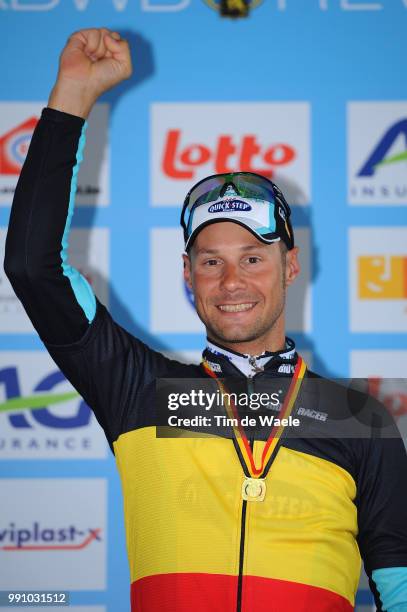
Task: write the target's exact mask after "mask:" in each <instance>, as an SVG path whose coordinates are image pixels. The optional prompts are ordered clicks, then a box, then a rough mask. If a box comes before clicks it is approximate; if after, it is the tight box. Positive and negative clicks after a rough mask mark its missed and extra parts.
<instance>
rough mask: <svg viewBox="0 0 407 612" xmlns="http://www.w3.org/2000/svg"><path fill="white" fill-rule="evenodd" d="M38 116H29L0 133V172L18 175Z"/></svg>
mask: <svg viewBox="0 0 407 612" xmlns="http://www.w3.org/2000/svg"><path fill="white" fill-rule="evenodd" d="M37 122H38V117H30V118H29V119H27V120H26V121H23V122H22V123H20V124H19V125H17V126H15V127H14V128H12V129H11V130H9V131H8V132H6V133H5V134H2V135H0V174H1V175H3V176H4V175H17V176H18V175H19V174H20V172H21V168H22V165H23V163H24V160H25V157H26V155H27V151H28V147H29V146H30V141H31V137H32V133H33V131H34V128H35V126H36V125H37Z"/></svg>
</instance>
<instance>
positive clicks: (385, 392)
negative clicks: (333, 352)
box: [350, 350, 407, 446]
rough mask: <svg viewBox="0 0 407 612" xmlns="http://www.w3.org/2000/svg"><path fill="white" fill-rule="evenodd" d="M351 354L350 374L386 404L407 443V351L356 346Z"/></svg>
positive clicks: (364, 388)
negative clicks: (358, 347) (361, 348)
mask: <svg viewBox="0 0 407 612" xmlns="http://www.w3.org/2000/svg"><path fill="white" fill-rule="evenodd" d="M350 357H351V360H350V373H351V376H352V377H353V378H354V379H356V378H358V379H359V380H358V381H357V382H358V383H362V385H363V390H365V391H366V390H367V391H368V392H369V393H370V394H371V395H373V396H374V397H376V398H377V399H378V400H379V401H380V402H381V403H382V404H383V405H384V406H385V407H386V408H387V410H388V411H389V412H390V414H391V415H392V416H393V417H394V419H395V420H396V421H397V426H398V428H399V430H400V433H401V435H402V437H403V439H404V444H405V445H406V446H407V378H406V372H407V351H403V350H394V351H392V350H369V351H362V350H355V351H351V355H350ZM360 379H364V381H361V380H360ZM366 387H367V389H366Z"/></svg>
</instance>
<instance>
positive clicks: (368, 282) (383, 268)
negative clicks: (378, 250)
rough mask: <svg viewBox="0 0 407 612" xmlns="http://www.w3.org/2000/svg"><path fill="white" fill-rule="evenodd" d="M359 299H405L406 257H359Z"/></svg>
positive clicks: (406, 289)
mask: <svg viewBox="0 0 407 612" xmlns="http://www.w3.org/2000/svg"><path fill="white" fill-rule="evenodd" d="M359 297H360V299H369V300H385V299H403V298H406V297H407V257H399V256H395V255H394V256H384V255H381V256H377V257H375V256H374V257H366V256H365V257H363V256H362V257H359Z"/></svg>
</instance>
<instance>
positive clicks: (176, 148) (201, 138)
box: [150, 102, 310, 206]
mask: <svg viewBox="0 0 407 612" xmlns="http://www.w3.org/2000/svg"><path fill="white" fill-rule="evenodd" d="M309 115H310V112H309V105H308V104H307V103H304V102H295V103H228V104H225V103H223V104H222V103H207V104H198V103H189V104H153V105H152V109H151V145H152V146H151V149H150V150H151V192H152V203H153V205H154V206H166V205H167V206H174V205H179V204H180V203H181V202H182V201H183V200H184V198H185V195H186V194H187V192H188V191H189V189H190V188H191V187H192V185H193V184H194V183H195V182H197V181H199V180H200V179H202V178H204V177H205V176H209V175H211V174H222V173H228V172H241V171H245V172H255V173H257V174H262V175H263V176H266V177H267V178H270V179H273V181H275V182H276V183H277V184H278V185H279V186H280V187H281V189H282V191H283V193H284V195H285V196H286V199H287V200H288V202H289V203H290V204H307V203H308V202H309V200H310V168H309V165H310V136H309V132H310V125H309V123H310V118H309Z"/></svg>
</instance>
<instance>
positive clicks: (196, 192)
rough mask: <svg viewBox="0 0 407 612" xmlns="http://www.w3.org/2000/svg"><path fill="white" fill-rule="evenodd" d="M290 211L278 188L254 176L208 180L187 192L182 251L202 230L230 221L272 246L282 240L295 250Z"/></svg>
mask: <svg viewBox="0 0 407 612" xmlns="http://www.w3.org/2000/svg"><path fill="white" fill-rule="evenodd" d="M290 215H291V210H290V207H289V206H288V204H287V202H286V200H285V198H284V196H283V194H282V192H281V191H280V189H279V188H278V186H277V185H276V184H275V183H273V182H272V181H270V180H269V179H267V178H266V177H264V176H261V175H260V174H255V173H254V172H231V173H226V174H214V175H212V176H208V177H206V178H204V179H202V180H201V181H199V182H198V183H196V185H194V186H193V187H192V188H191V189H190V191H189V192H188V194H187V196H186V198H185V201H184V205H183V207H182V212H181V226H182V228H183V231H184V241H185V250H188V249H189V248H190V247H191V246H192V243H193V241H194V240H195V238H196V236H197V234H198V232H199V231H201V229H203V228H204V227H206V226H207V225H210V224H211V223H216V222H219V221H232V222H234V223H238V224H239V225H241V226H242V227H245V228H246V229H248V230H249V231H251V232H252V233H253V234H254V235H255V236H256V238H258V239H259V240H261V241H262V242H265V243H267V244H271V243H273V242H276V241H278V240H283V241H284V242H285V243H286V245H287V248H288V249H292V248H293V247H294V233H293V230H292V226H291V222H290Z"/></svg>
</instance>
